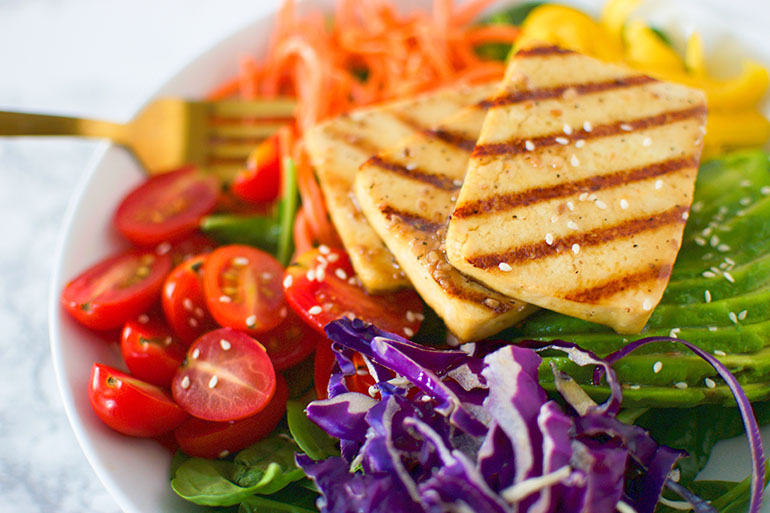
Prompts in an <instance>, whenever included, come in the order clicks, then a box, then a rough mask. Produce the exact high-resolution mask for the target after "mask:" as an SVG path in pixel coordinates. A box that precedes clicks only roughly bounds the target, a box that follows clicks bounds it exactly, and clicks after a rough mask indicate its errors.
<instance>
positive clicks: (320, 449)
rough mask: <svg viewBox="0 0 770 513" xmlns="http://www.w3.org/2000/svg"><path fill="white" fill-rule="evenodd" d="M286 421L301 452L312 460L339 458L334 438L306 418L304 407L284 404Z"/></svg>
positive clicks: (292, 402)
mask: <svg viewBox="0 0 770 513" xmlns="http://www.w3.org/2000/svg"><path fill="white" fill-rule="evenodd" d="M286 420H287V421H288V422H289V431H290V432H291V436H293V437H294V441H295V442H297V445H299V447H300V449H302V452H304V453H305V454H307V455H308V456H310V457H311V458H313V459H314V460H323V459H326V458H328V457H330V456H339V455H340V451H339V450H337V445H336V443H335V441H334V438H332V437H330V436H329V435H327V434H326V432H325V431H324V430H323V429H321V428H320V427H318V424H316V423H315V422H313V421H312V420H310V419H309V418H307V415H306V414H305V405H304V404H302V403H300V402H298V401H289V402H288V403H287V404H286Z"/></svg>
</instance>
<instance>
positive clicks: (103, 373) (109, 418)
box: [88, 363, 188, 437]
mask: <svg viewBox="0 0 770 513" xmlns="http://www.w3.org/2000/svg"><path fill="white" fill-rule="evenodd" d="M88 399H89V401H90V402H91V407H92V408H93V409H94V411H95V412H96V414H97V415H98V416H99V418H100V419H102V420H103V421H104V423H105V424H107V425H108V426H110V427H111V428H112V429H114V430H116V431H119V432H121V433H123V434H124V435H130V436H142V437H157V436H160V435H162V434H164V433H167V432H169V431H171V430H172V429H175V428H176V427H177V426H179V425H180V424H181V423H182V422H184V420H185V419H186V418H187V417H188V415H187V413H185V411H184V410H182V409H181V408H180V407H179V406H177V405H176V403H174V401H173V400H172V399H171V397H170V396H169V394H168V392H166V391H164V390H163V389H162V388H160V387H156V386H155V385H151V384H149V383H145V382H144V381H141V380H139V379H137V378H134V377H132V376H129V375H128V374H125V373H123V372H121V371H119V370H117V369H114V368H112V367H108V366H107V365H102V364H100V363H95V364H94V365H93V367H91V378H90V379H89V381H88Z"/></svg>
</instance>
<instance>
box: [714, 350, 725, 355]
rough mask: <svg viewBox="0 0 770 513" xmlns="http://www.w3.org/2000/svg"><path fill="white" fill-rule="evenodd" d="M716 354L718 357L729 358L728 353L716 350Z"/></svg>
mask: <svg viewBox="0 0 770 513" xmlns="http://www.w3.org/2000/svg"><path fill="white" fill-rule="evenodd" d="M714 354H715V355H717V356H727V353H725V352H724V351H722V350H721V349H714Z"/></svg>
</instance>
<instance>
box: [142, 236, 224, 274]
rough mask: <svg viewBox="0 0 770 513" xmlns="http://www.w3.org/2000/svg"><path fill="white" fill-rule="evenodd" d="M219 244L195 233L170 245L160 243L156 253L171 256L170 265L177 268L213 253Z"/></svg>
mask: <svg viewBox="0 0 770 513" xmlns="http://www.w3.org/2000/svg"><path fill="white" fill-rule="evenodd" d="M218 245H219V244H217V243H216V241H215V240H214V239H211V238H209V237H206V236H205V235H203V234H202V233H200V232H195V233H193V234H192V235H190V236H189V237H185V238H184V239H182V240H179V241H176V242H173V243H170V242H161V243H160V244H158V246H157V248H155V249H156V251H157V252H159V253H168V254H169V255H171V263H172V265H174V266H177V265H179V264H181V263H182V262H184V261H185V260H188V259H190V258H192V257H194V256H197V255H204V254H208V253H211V252H212V251H214V250H215V249H216V248H217V246H218Z"/></svg>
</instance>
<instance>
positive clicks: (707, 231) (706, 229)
mask: <svg viewBox="0 0 770 513" xmlns="http://www.w3.org/2000/svg"><path fill="white" fill-rule="evenodd" d="M713 231H714V229H713V228H711V227H710V226H709V227H708V228H704V229H703V231H701V232H700V234H701V235H703V236H704V237H708V236H709V235H711V232H713Z"/></svg>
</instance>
